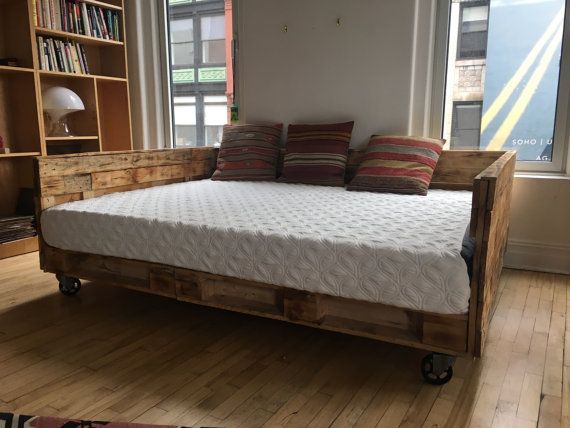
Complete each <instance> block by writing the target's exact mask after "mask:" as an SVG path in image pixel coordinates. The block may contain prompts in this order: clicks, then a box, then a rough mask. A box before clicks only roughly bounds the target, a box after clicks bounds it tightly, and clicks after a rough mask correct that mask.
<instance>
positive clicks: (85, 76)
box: [32, 70, 127, 82]
mask: <svg viewBox="0 0 570 428" xmlns="http://www.w3.org/2000/svg"><path fill="white" fill-rule="evenodd" d="M32 71H33V70H32ZM39 73H40V75H41V76H54V77H58V76H59V77H70V78H77V79H97V80H112V81H116V82H126V81H127V79H126V78H125V77H113V76H101V75H99V74H79V73H65V72H63V71H47V70H40V72H39Z"/></svg>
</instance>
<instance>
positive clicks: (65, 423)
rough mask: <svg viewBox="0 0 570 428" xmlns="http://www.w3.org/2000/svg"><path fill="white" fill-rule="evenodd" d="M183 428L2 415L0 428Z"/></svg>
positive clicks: (0, 414)
mask: <svg viewBox="0 0 570 428" xmlns="http://www.w3.org/2000/svg"><path fill="white" fill-rule="evenodd" d="M103 427H104V428H151V427H152V428H181V427H174V426H171V425H146V424H134V423H129V422H101V421H83V420H79V419H61V418H52V417H49V416H26V415H16V414H13V413H0V428H103Z"/></svg>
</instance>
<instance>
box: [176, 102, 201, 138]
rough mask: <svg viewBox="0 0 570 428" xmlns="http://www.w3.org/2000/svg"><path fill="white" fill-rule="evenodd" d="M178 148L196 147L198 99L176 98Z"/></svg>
mask: <svg viewBox="0 0 570 428" xmlns="http://www.w3.org/2000/svg"><path fill="white" fill-rule="evenodd" d="M174 123H175V124H176V126H175V128H174V138H175V141H176V147H192V146H196V97H174Z"/></svg>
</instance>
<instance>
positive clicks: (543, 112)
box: [443, 0, 570, 171]
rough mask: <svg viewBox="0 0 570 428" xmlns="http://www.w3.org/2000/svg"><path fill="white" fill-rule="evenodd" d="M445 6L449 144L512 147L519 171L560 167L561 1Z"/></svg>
mask: <svg viewBox="0 0 570 428" xmlns="http://www.w3.org/2000/svg"><path fill="white" fill-rule="evenodd" d="M450 4H451V8H450V11H449V12H450V13H449V17H450V19H449V23H448V25H449V36H448V54H447V58H448V64H447V77H446V79H447V81H446V84H445V106H444V117H443V138H445V139H446V140H447V141H448V142H449V145H448V146H447V147H448V148H450V149H480V150H516V151H517V160H518V165H517V168H518V169H519V170H529V171H561V170H562V164H563V161H564V154H565V152H566V151H567V145H568V142H567V141H568V133H567V128H566V117H567V105H566V104H567V103H566V102H565V101H566V100H567V99H568V96H569V94H568V93H564V94H560V91H561V90H562V89H561V88H568V84H569V83H570V81H569V82H567V81H566V80H569V78H570V75H569V73H564V72H561V67H562V68H564V67H568V65H567V64H568V58H566V57H568V53H564V54H563V51H562V39H563V35H564V32H565V28H564V17H565V12H566V9H565V6H566V5H565V0H533V1H512V2H511V1H504V0H489V1H487V2H482V1H471V0H450ZM564 79H566V80H564ZM562 80H564V82H561V81H562ZM566 92H567V90H566Z"/></svg>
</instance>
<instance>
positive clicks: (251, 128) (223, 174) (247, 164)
mask: <svg viewBox="0 0 570 428" xmlns="http://www.w3.org/2000/svg"><path fill="white" fill-rule="evenodd" d="M282 130H283V125H282V124H278V125H227V126H225V127H224V136H223V137H222V143H221V145H220V152H219V154H218V163H217V167H216V171H215V172H214V175H212V180H244V181H246V180H247V181H274V180H275V178H276V176H277V161H278V159H279V143H280V141H281V132H282Z"/></svg>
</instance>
